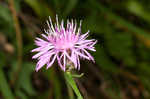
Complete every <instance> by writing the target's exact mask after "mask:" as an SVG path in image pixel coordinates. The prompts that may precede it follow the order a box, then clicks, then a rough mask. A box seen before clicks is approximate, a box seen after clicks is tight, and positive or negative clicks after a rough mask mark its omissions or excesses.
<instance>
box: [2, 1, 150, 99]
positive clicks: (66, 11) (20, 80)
mask: <svg viewBox="0 0 150 99" xmlns="http://www.w3.org/2000/svg"><path fill="white" fill-rule="evenodd" d="M56 14H58V16H59V19H60V20H61V19H64V20H67V19H76V20H77V22H79V21H80V20H83V24H82V32H83V33H85V32H87V31H88V30H90V37H89V38H95V39H97V40H98V43H97V44H96V50H97V51H96V52H93V53H91V54H92V55H94V57H95V60H96V62H95V63H92V62H89V61H86V60H82V61H81V70H80V71H79V73H84V74H85V75H84V76H83V77H82V78H80V79H76V82H77V84H78V87H79V89H80V91H81V93H82V95H83V96H84V98H85V99H150V1H149V0H0V99H33V98H35V99H76V95H75V94H74V93H73V91H72V90H71V89H70V88H69V87H67V85H66V82H65V80H64V77H63V72H62V71H61V70H60V69H59V67H58V66H57V64H54V66H52V68H50V69H48V70H46V69H45V68H42V70H40V71H39V72H35V66H36V60H32V59H31V57H32V55H33V53H31V52H30V51H31V50H32V49H33V48H35V47H36V46H35V44H34V38H35V37H36V36H39V34H40V33H43V29H44V28H46V27H47V25H46V20H47V19H48V16H51V17H52V20H53V21H54V22H55V16H56Z"/></svg>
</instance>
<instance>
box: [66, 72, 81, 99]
mask: <svg viewBox="0 0 150 99" xmlns="http://www.w3.org/2000/svg"><path fill="white" fill-rule="evenodd" d="M64 76H65V79H66V81H67V83H68V85H70V86H71V87H72V89H73V91H74V92H75V94H76V95H77V97H78V99H83V97H82V95H81V93H80V91H79V89H78V87H77V85H76V83H75V81H74V79H73V77H72V74H71V73H70V72H65V73H64Z"/></svg>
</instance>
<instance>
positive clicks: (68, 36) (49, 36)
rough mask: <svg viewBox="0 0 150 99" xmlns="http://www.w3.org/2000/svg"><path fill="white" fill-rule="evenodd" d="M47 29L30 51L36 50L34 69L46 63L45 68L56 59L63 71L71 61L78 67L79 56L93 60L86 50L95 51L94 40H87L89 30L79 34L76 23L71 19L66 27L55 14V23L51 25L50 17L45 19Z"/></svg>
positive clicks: (79, 29) (79, 30)
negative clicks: (35, 46) (36, 60)
mask: <svg viewBox="0 0 150 99" xmlns="http://www.w3.org/2000/svg"><path fill="white" fill-rule="evenodd" d="M47 24H48V30H45V34H41V35H42V36H43V39H41V38H36V40H35V44H36V45H37V46H38V47H37V48H35V49H33V50H32V52H38V53H37V54H36V55H34V56H33V57H32V58H33V59H38V62H37V66H36V71H38V70H39V69H41V68H42V67H43V66H44V65H47V69H48V68H49V67H51V66H52V64H53V63H54V61H55V60H57V61H58V64H59V66H60V67H61V69H62V70H63V71H65V70H66V65H67V64H68V63H69V62H71V63H72V64H73V66H74V68H75V69H78V70H79V69H80V60H79V58H80V57H81V58H84V59H87V60H92V61H94V58H93V57H92V56H91V55H90V53H89V52H88V51H87V50H91V51H96V50H95V48H94V45H95V44H96V42H97V41H96V40H94V39H90V40H88V39H87V37H88V34H89V31H88V32H87V33H85V34H81V21H80V27H79V28H78V29H77V23H76V21H75V22H74V21H73V20H71V21H67V26H66V28H65V27H64V21H63V20H62V21H61V24H59V22H58V17H57V16H56V23H55V26H53V24H52V21H51V18H50V17H49V21H47Z"/></svg>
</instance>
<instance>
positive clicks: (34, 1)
mask: <svg viewBox="0 0 150 99" xmlns="http://www.w3.org/2000/svg"><path fill="white" fill-rule="evenodd" d="M25 2H26V3H27V4H28V5H29V6H31V8H32V9H33V10H34V11H35V13H36V14H37V15H38V16H39V17H47V16H53V13H52V10H51V9H50V7H49V6H48V5H47V4H46V3H44V2H42V1H39V0H25Z"/></svg>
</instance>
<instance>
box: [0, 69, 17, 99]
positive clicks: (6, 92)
mask: <svg viewBox="0 0 150 99" xmlns="http://www.w3.org/2000/svg"><path fill="white" fill-rule="evenodd" d="M5 78H6V77H5V75H4V72H3V70H2V68H0V80H1V83H0V90H1V92H2V94H3V97H4V98H5V99H15V98H14V96H13V94H12V92H11V89H10V87H9V84H8V82H7V80H6V79H5Z"/></svg>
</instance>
